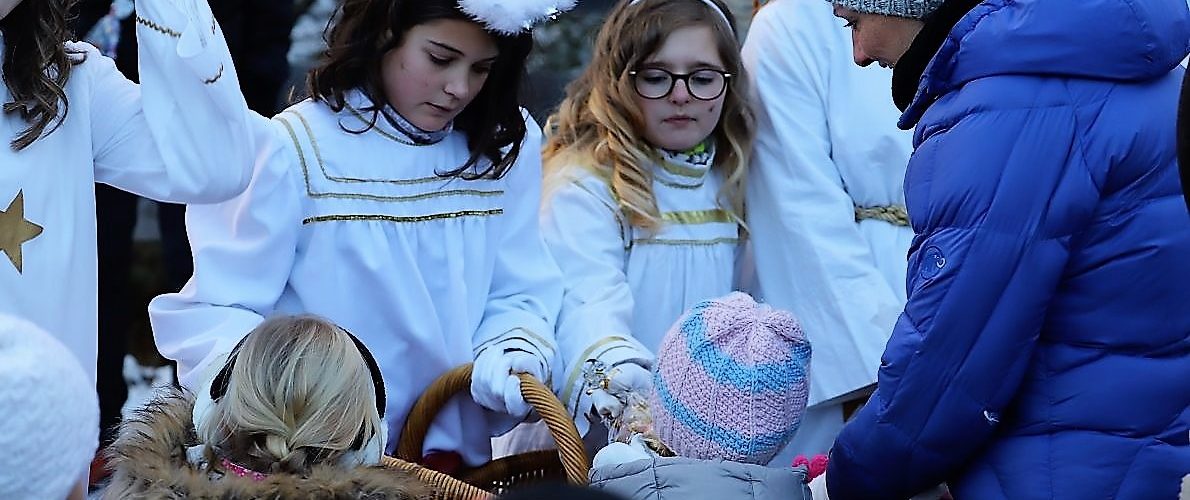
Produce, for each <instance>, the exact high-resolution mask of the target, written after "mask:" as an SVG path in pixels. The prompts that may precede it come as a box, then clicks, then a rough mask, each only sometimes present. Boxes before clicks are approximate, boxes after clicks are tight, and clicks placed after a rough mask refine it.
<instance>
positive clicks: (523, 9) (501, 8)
mask: <svg viewBox="0 0 1190 500" xmlns="http://www.w3.org/2000/svg"><path fill="white" fill-rule="evenodd" d="M458 3H459V8H460V9H462V10H463V12H466V13H467V15H469V16H471V17H472V18H474V19H475V20H476V21H478V22H479V23H480V24H483V25H484V27H486V28H487V29H489V30H492V31H495V32H497V33H503V34H506V35H518V34H521V33H524V32H526V31H529V30H530V29H532V28H533V25H534V24H537V23H538V22H540V21H542V20H546V19H553V18H555V17H557V15H558V14H561V13H562V12H565V11H567V10H570V9H571V8H572V7H574V4H576V3H578V2H577V0H458Z"/></svg>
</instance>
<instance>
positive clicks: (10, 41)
mask: <svg viewBox="0 0 1190 500" xmlns="http://www.w3.org/2000/svg"><path fill="white" fill-rule="evenodd" d="M74 3H75V0H25V1H23V2H21V3H19V4H17V6H16V7H15V8H13V10H12V12H9V13H8V16H6V17H5V18H4V19H3V20H0V32H3V33H4V67H3V71H4V84H5V85H6V86H8V91H9V92H10V93H11V94H12V100H11V101H9V102H5V103H4V114H6V115H7V114H12V113H17V114H18V115H19V116H20V117H21V119H22V120H24V121H25V122H26V123H28V124H29V126H28V128H26V129H25V130H23V131H21V134H20V135H19V136H17V137H16V138H15V139H13V140H12V143H11V146H12V149H13V150H15V151H20V150H22V149H25V148H27V147H29V145H30V144H33V142H34V141H36V140H37V139H39V138H41V137H44V136H46V135H49V134H51V133H53V132H54V130H56V129H57V128H58V126H59V125H61V124H62V121H63V120H65V119H66V113H67V111H69V109H70V103H69V102H68V101H67V99H66V82H67V80H69V79H70V72H71V70H72V69H73V68H74V65H75V64H79V63H81V62H82V61H83V59H84V58H83V57H81V56H80V54H81V53H79V52H73V51H69V50H67V48H66V45H65V43H66V41H67V40H68V39H69V38H70V28H69V27H68V26H67V24H66V14H67V12H70V9H71V8H72V7H73V5H74Z"/></svg>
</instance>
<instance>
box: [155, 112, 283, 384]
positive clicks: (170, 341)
mask: <svg viewBox="0 0 1190 500" xmlns="http://www.w3.org/2000/svg"><path fill="white" fill-rule="evenodd" d="M261 120H263V118H261ZM259 129H260V132H261V134H260V136H258V137H259V138H260V139H262V140H261V142H262V143H266V144H271V146H270V149H271V150H270V151H265V152H263V153H262V154H261V159H260V161H259V162H258V164H257V167H256V170H255V174H254V175H253V177H252V182H251V183H250V184H249V185H248V189H247V190H246V191H244V193H243V194H241V195H240V196H238V197H236V198H233V199H231V200H229V201H227V202H224V203H220V204H215V205H190V206H189V207H187V209H186V231H187V234H188V235H189V237H190V247H191V250H192V252H193V254H194V276H193V277H191V278H190V281H189V282H187V283H186V286H185V287H183V288H182V290H181V291H180V292H178V293H171V294H166V295H161V296H159V297H157V298H156V299H153V301H152V302H151V303H150V304H149V319H150V320H151V321H152V325H153V335H154V337H155V339H156V341H157V347H158V349H160V350H161V353H162V354H163V355H164V356H165V357H167V358H170V359H173V360H176V361H177V362H178V375H179V379H180V381H181V383H182V385H184V386H187V387H193V386H194V385H195V384H200V383H202V382H203V381H202V380H201V378H202V377H201V375H200V374H202V373H204V372H206V371H207V370H205V367H206V365H208V364H209V363H210V362H211V361H212V360H214V359H217V358H218V357H220V356H222V355H226V354H227V353H229V352H230V351H231V349H232V348H234V347H235V345H236V344H237V343H238V342H239V341H240V340H241V339H242V338H243V337H244V336H245V335H247V334H248V332H249V331H251V330H252V329H253V328H255V327H256V326H257V325H258V324H260V322H261V321H263V319H264V318H265V317H267V316H268V315H269V314H271V313H272V312H273V307H274V306H275V304H276V303H277V300H278V298H279V297H280V296H281V293H282V292H283V291H284V289H285V286H286V283H287V282H288V280H289V274H290V270H291V269H292V267H293V263H294V258H295V253H296V249H297V239H298V231H299V229H300V228H301V220H302V209H301V197H300V193H301V192H300V191H299V190H298V189H299V187H298V184H297V182H298V181H297V179H296V178H295V176H294V175H293V168H292V165H293V162H294V161H296V160H295V158H294V153H293V151H292V150H291V149H290V148H283V147H281V144H282V143H281V142H280V138H278V139H276V140H271V138H270V137H268V135H267V134H268V133H269V132H272V130H271V129H269V128H268V127H265V126H262V127H260V128H259Z"/></svg>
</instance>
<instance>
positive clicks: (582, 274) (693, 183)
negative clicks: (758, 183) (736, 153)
mask: <svg viewBox="0 0 1190 500" xmlns="http://www.w3.org/2000/svg"><path fill="white" fill-rule="evenodd" d="M653 172H654V181H653V190H654V193H655V196H656V198H657V205H658V208H659V209H660V212H661V219H662V222H663V225H662V227H661V229H660V230H659V231H657V232H656V233H655V234H650V233H649V232H648V231H646V230H644V229H641V228H637V227H633V226H631V225H630V224H629V223H628V219H627V217H625V216H624V214H623V213H622V211H621V210H620V208H619V207H618V205H617V204H616V202H615V199H614V198H613V195H612V193H611V190H610V188H609V187H608V184H607V182H606V181H604V180H603V179H601V178H599V177H598V176H596V175H595V174H594V173H592V172H590V171H589V170H587V169H585V168H582V167H569V168H564V169H561V170H559V171H558V173H555V174H552V178H550V179H547V182H546V184H547V191H546V197H547V200H546V203H545V204H544V205H543V208H542V213H541V221H542V223H541V225H542V234H543V235H544V237H545V241H546V244H547V245H548V246H549V249H550V253H551V254H552V255H553V256H554V260H555V261H556V262H557V263H558V266H559V267H561V269H562V274H563V279H564V281H565V284H566V286H565V288H566V292H565V295H564V298H563V301H562V310H561V313H560V314H559V316H558V330H557V337H558V342H559V345H560V346H561V350H562V359H563V360H564V362H565V366H566V379H565V382H564V387H565V389H564V390H563V393H562V400H563V402H564V403H566V404H567V408H568V409H569V410H570V411H571V412H572V414H576V415H581V414H582V413H583V409H585V407H586V406H588V404H587V403H586V398H585V397H584V396H585V395H584V391H583V387H582V385H583V377H582V371H583V367H584V365H585V364H586V362H587V360H591V359H599V360H601V361H603V362H604V363H606V364H608V365H609V366H610V365H613V364H617V363H619V362H623V361H627V360H633V361H636V362H639V363H643V364H645V365H646V367H647V366H649V363H651V361H652V357H653V355H652V352H653V351H654V350H656V349H657V348H659V347H660V346H661V340H662V338H663V337H664V336H665V333H666V332H667V331H668V330H669V329H670V327H671V326H672V325H673V323H674V322H675V321H677V320H678V318H679V317H681V315H682V313H684V312H685V311H686V310H687V309H689V308H690V307H692V306H693V305H695V304H697V303H698V302H701V301H703V300H707V299H712V298H716V297H720V296H723V295H726V294H728V293H730V292H731V291H732V290H733V289H734V287H735V277H736V261H737V254H738V252H739V247H740V245H739V225H738V223H737V222H736V221H735V220H734V219H733V217H732V216H730V215H729V213H728V212H727V211H725V210H723V209H722V208H720V206H721V204H720V203H719V201H718V199H717V197H718V195H719V190H720V188H721V187H722V184H723V181H722V178H721V176H720V174H719V172H718V171H717V170H715V171H708V169H707V166H705V165H703V166H699V165H695V164H691V163H679V162H676V161H672V160H669V161H662V162H660V164H658V165H654V167H653ZM578 422H579V424H580V426H581V427H583V426H585V425H584V424H585V419H578Z"/></svg>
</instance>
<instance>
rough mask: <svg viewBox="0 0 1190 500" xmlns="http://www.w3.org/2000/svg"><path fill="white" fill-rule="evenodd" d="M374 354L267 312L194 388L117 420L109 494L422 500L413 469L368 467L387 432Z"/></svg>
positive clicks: (313, 320)
mask: <svg viewBox="0 0 1190 500" xmlns="http://www.w3.org/2000/svg"><path fill="white" fill-rule="evenodd" d="M384 402H385V392H384V386H383V384H382V382H381V379H380V372H379V369H378V368H377V366H376V362H375V361H374V360H373V359H372V355H371V353H370V352H369V351H368V350H367V349H366V348H365V347H364V345H363V344H362V343H360V342H359V340H357V339H356V338H355V337H354V336H352V335H351V334H350V333H347V332H346V331H345V330H343V329H342V328H339V327H338V326H336V325H334V324H333V323H331V322H329V321H326V320H324V319H321V318H318V317H314V316H284V317H277V318H273V319H269V320H267V321H265V322H264V323H262V324H261V325H260V326H258V327H257V328H256V329H254V330H253V331H252V332H251V333H249V335H248V336H247V337H246V338H245V339H244V341H243V342H242V343H241V344H240V345H239V346H237V347H236V348H235V349H234V350H233V352H232V354H231V356H230V357H229V358H228V360H227V362H226V363H225V364H224V365H223V368H222V370H221V371H220V372H219V374H218V375H217V376H216V377H215V378H214V379H213V380H212V382H211V384H210V385H209V386H207V387H204V388H203V389H202V390H201V392H199V393H198V394H196V395H193V396H192V395H189V394H180V393H179V394H173V395H169V396H166V397H162V398H159V399H157V400H155V401H154V402H152V403H150V404H149V405H148V406H147V407H146V408H145V409H144V410H142V411H141V412H140V413H139V414H138V415H137V416H136V418H134V419H132V420H131V421H129V422H126V423H125V424H124V425H123V427H122V428H121V432H120V437H119V438H118V439H117V440H116V442H115V444H114V445H113V447H112V450H111V454H112V460H111V464H112V466H113V468H114V474H113V479H112V483H111V485H110V486H109V488H108V489H107V491H106V492H105V494H106V497H107V498H186V497H189V496H197V497H203V498H312V497H314V496H319V497H327V496H329V497H333V498H390V499H413V498H422V497H423V496H424V495H425V494H426V491H425V489H424V488H423V486H421V484H420V483H418V482H417V481H416V480H415V479H413V478H411V477H410V476H408V475H406V474H404V473H399V472H396V471H391V470H385V469H381V468H378V467H374V466H376V465H378V464H379V463H380V459H381V457H382V453H383V450H384V445H385V441H386V437H387V432H386V430H385V426H384V425H383V422H384V421H383V415H384V407H385V404H384Z"/></svg>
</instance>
